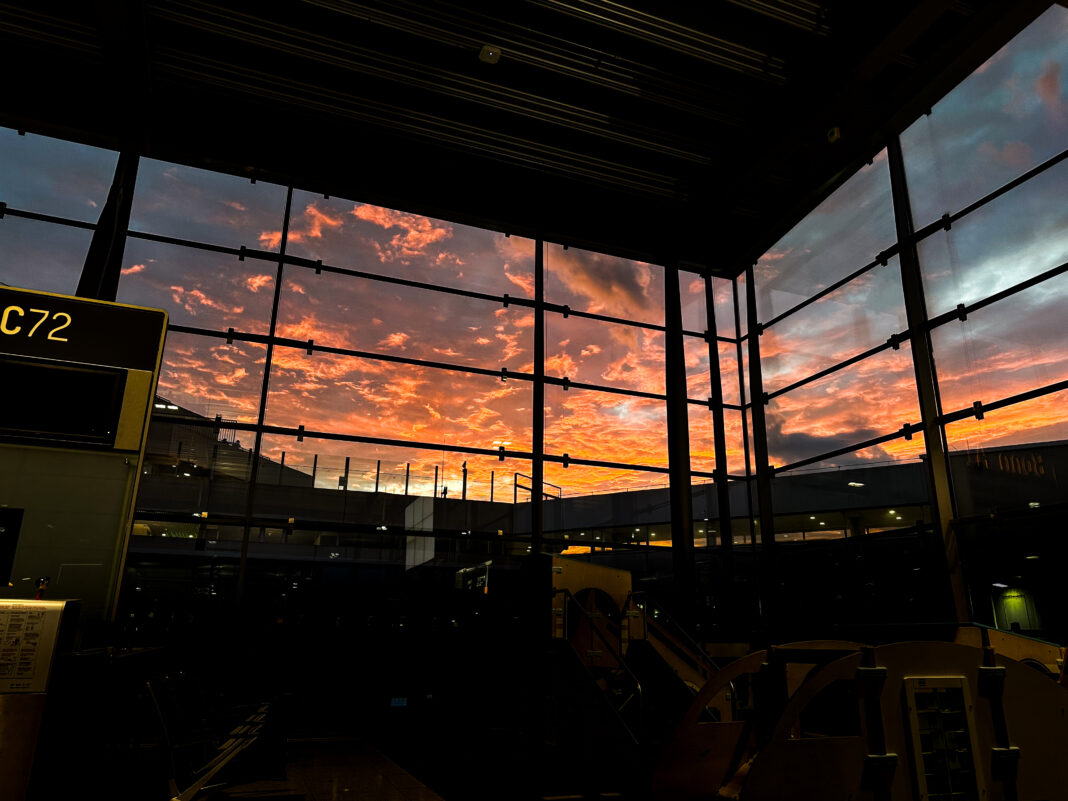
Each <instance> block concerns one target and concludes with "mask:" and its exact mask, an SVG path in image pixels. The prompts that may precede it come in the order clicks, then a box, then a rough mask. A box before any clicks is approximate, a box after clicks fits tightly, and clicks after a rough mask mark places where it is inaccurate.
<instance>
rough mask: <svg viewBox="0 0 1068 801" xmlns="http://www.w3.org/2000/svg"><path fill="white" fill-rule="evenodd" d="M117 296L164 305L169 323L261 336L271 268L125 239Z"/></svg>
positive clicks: (266, 326)
mask: <svg viewBox="0 0 1068 801" xmlns="http://www.w3.org/2000/svg"><path fill="white" fill-rule="evenodd" d="M122 263H123V267H122V275H121V276H120V279H119V291H118V300H120V301H121V302H123V303H132V304H134V305H136V306H149V307H152V308H158V309H164V310H166V312H167V314H168V315H170V322H171V323H172V324H174V325H189V326H197V327H199V328H208V329H212V330H216V331H225V330H226V329H228V328H233V329H234V330H235V331H244V332H248V333H253V334H266V333H267V332H268V331H269V330H270V325H271V305H272V304H273V302H274V275H275V270H276V268H275V266H274V265H273V264H268V263H266V262H256V261H252V260H251V259H248V260H245V261H239V260H238V259H237V258H236V257H234V256H228V255H225V254H222V253H212V252H210V251H204V250H195V249H193V248H188V247H182V246H180V245H167V244H162V243H159V242H149V241H147V240H143V239H133V238H131V239H127V240H126V252H125V253H124V254H123V261H122Z"/></svg>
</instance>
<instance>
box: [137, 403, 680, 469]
mask: <svg viewBox="0 0 1068 801" xmlns="http://www.w3.org/2000/svg"><path fill="white" fill-rule="evenodd" d="M152 420H159V421H160V422H166V423H170V424H172V425H185V426H192V427H196V428H217V429H220V430H222V429H225V430H227V431H250V432H253V433H256V432H259V433H261V434H265V435H274V436H281V437H293V438H294V439H298V438H299V439H300V440H306V439H320V440H330V441H331V442H356V443H362V444H365V445H383V446H386V447H399V448H412V449H418V450H427V451H446V452H449V453H466V454H470V455H472V456H493V457H495V458H498V459H500V457H502V456H503V457H504V458H505V459H522V460H524V461H533V459H534V453H533V452H532V451H510V450H504V451H502V450H500V449H493V448H478V447H475V446H473V445H460V444H446V443H442V442H420V441H417V440H406V439H391V438H387V437H368V436H364V435H362V434H343V433H339V432H334V431H314V430H310V429H306V428H293V427H291V426H275V425H263V426H259V425H257V424H256V423H242V422H240V421H237V420H226V419H222V418H220V419H219V420H214V419H211V418H208V417H200V416H198V417H183V416H181V415H168V414H153V415H152ZM543 458H544V459H545V460H546V461H551V462H559V463H560V464H564V463H565V462H566V463H567V464H568V465H573V464H578V465H583V466H587V467H610V468H614V469H618V470H634V471H636V472H643V473H668V472H669V470H670V468H668V467H661V466H658V465H642V464H631V463H629V462H608V461H602V460H598V459H585V458H581V457H572V456H570V455H569V456H567V457H566V459H565V457H564V456H563V455H555V454H548V453H546V454H544V455H543Z"/></svg>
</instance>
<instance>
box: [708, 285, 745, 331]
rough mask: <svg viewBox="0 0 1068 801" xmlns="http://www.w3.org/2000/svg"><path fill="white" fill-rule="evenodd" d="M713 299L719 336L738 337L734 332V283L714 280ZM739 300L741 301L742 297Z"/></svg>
mask: <svg viewBox="0 0 1068 801" xmlns="http://www.w3.org/2000/svg"><path fill="white" fill-rule="evenodd" d="M712 297H713V302H714V304H715V311H716V328H717V329H718V330H717V333H718V335H719V336H721V337H731V338H734V337H735V336H737V334H736V333H735V330H734V282H733V281H728V280H726V279H724V278H713V279H712ZM738 299H739V301H741V300H742V296H739V298H738ZM739 310H740V309H739Z"/></svg>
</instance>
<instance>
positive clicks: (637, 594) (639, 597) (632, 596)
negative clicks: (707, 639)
mask: <svg viewBox="0 0 1068 801" xmlns="http://www.w3.org/2000/svg"><path fill="white" fill-rule="evenodd" d="M632 605H634V606H636V607H637V608H638V609H639V610H640V611H641V614H640V615H639V617H640V618H641V621H642V634H641V639H643V640H648V639H649V614H650V609H651V608H655V613H654V614H653V619H654V621H655V622H657V623H659V624H660V625H661V626H662V627H663V628H664V629H665V630H666V631H667V632H668V633H669V634H671V636H673V637H674V638H675V639H677V640H681V642H682V644H683V645H684V646H685V648H686V649H687V650H688V651H689V652H690V654H683V653H678V656H679V657H681V658H682V659H685V660H686V661H687V662H689V663H690V664H691V666H692V667H693V668H695V669H696V670H698V672H701V671H702V670H703V671H704V672H705V673H707V674H708V675H711V674H712V673H716V672H717V671H719V669H720V668H719V665H717V664H716V661H715V660H714V659H712V657H710V656H709V655H708V654H707V653H705V649H704V648H702V647H701V646H700V645H699V644H698V642H697V641H696V640H695V639H694V638H693V637H691V636H690V633H689V632H688V631H686V629H685V627H684V626H683V625H682V624H681V623H679V622H678V621H677V620H676V619H675V618H674V617H672V616H671V614H670V613H669V612H668V611H667V610H666V609H665V608H664V607H663V606H661V605H659V604H657V603H656V601H654V600H653V599H652V597H651V596H650V595H649V594H648V593H646V592H645V591H643V590H633V591H631V592H630V593H628V594H627V599H626V601H624V603H623V615H624V617H625V618H626V619H627V620H628V621H629V620H631V619H632V617H633V616H631V615H628V612H629V611H630V609H631V606H632ZM628 635H629V623H628ZM695 660H696V661H697V662H700V664H695Z"/></svg>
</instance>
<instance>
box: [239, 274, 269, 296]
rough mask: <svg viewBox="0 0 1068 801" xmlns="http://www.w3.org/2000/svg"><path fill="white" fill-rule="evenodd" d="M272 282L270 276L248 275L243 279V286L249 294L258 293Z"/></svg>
mask: <svg viewBox="0 0 1068 801" xmlns="http://www.w3.org/2000/svg"><path fill="white" fill-rule="evenodd" d="M273 280H274V276H270V275H250V276H248V277H247V278H245V286H246V287H247V288H248V290H249V291H250V292H259V291H260V290H261V289H263V288H264V287H265V286H267V285H268V284H269V283H271V282H272V281H273Z"/></svg>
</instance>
